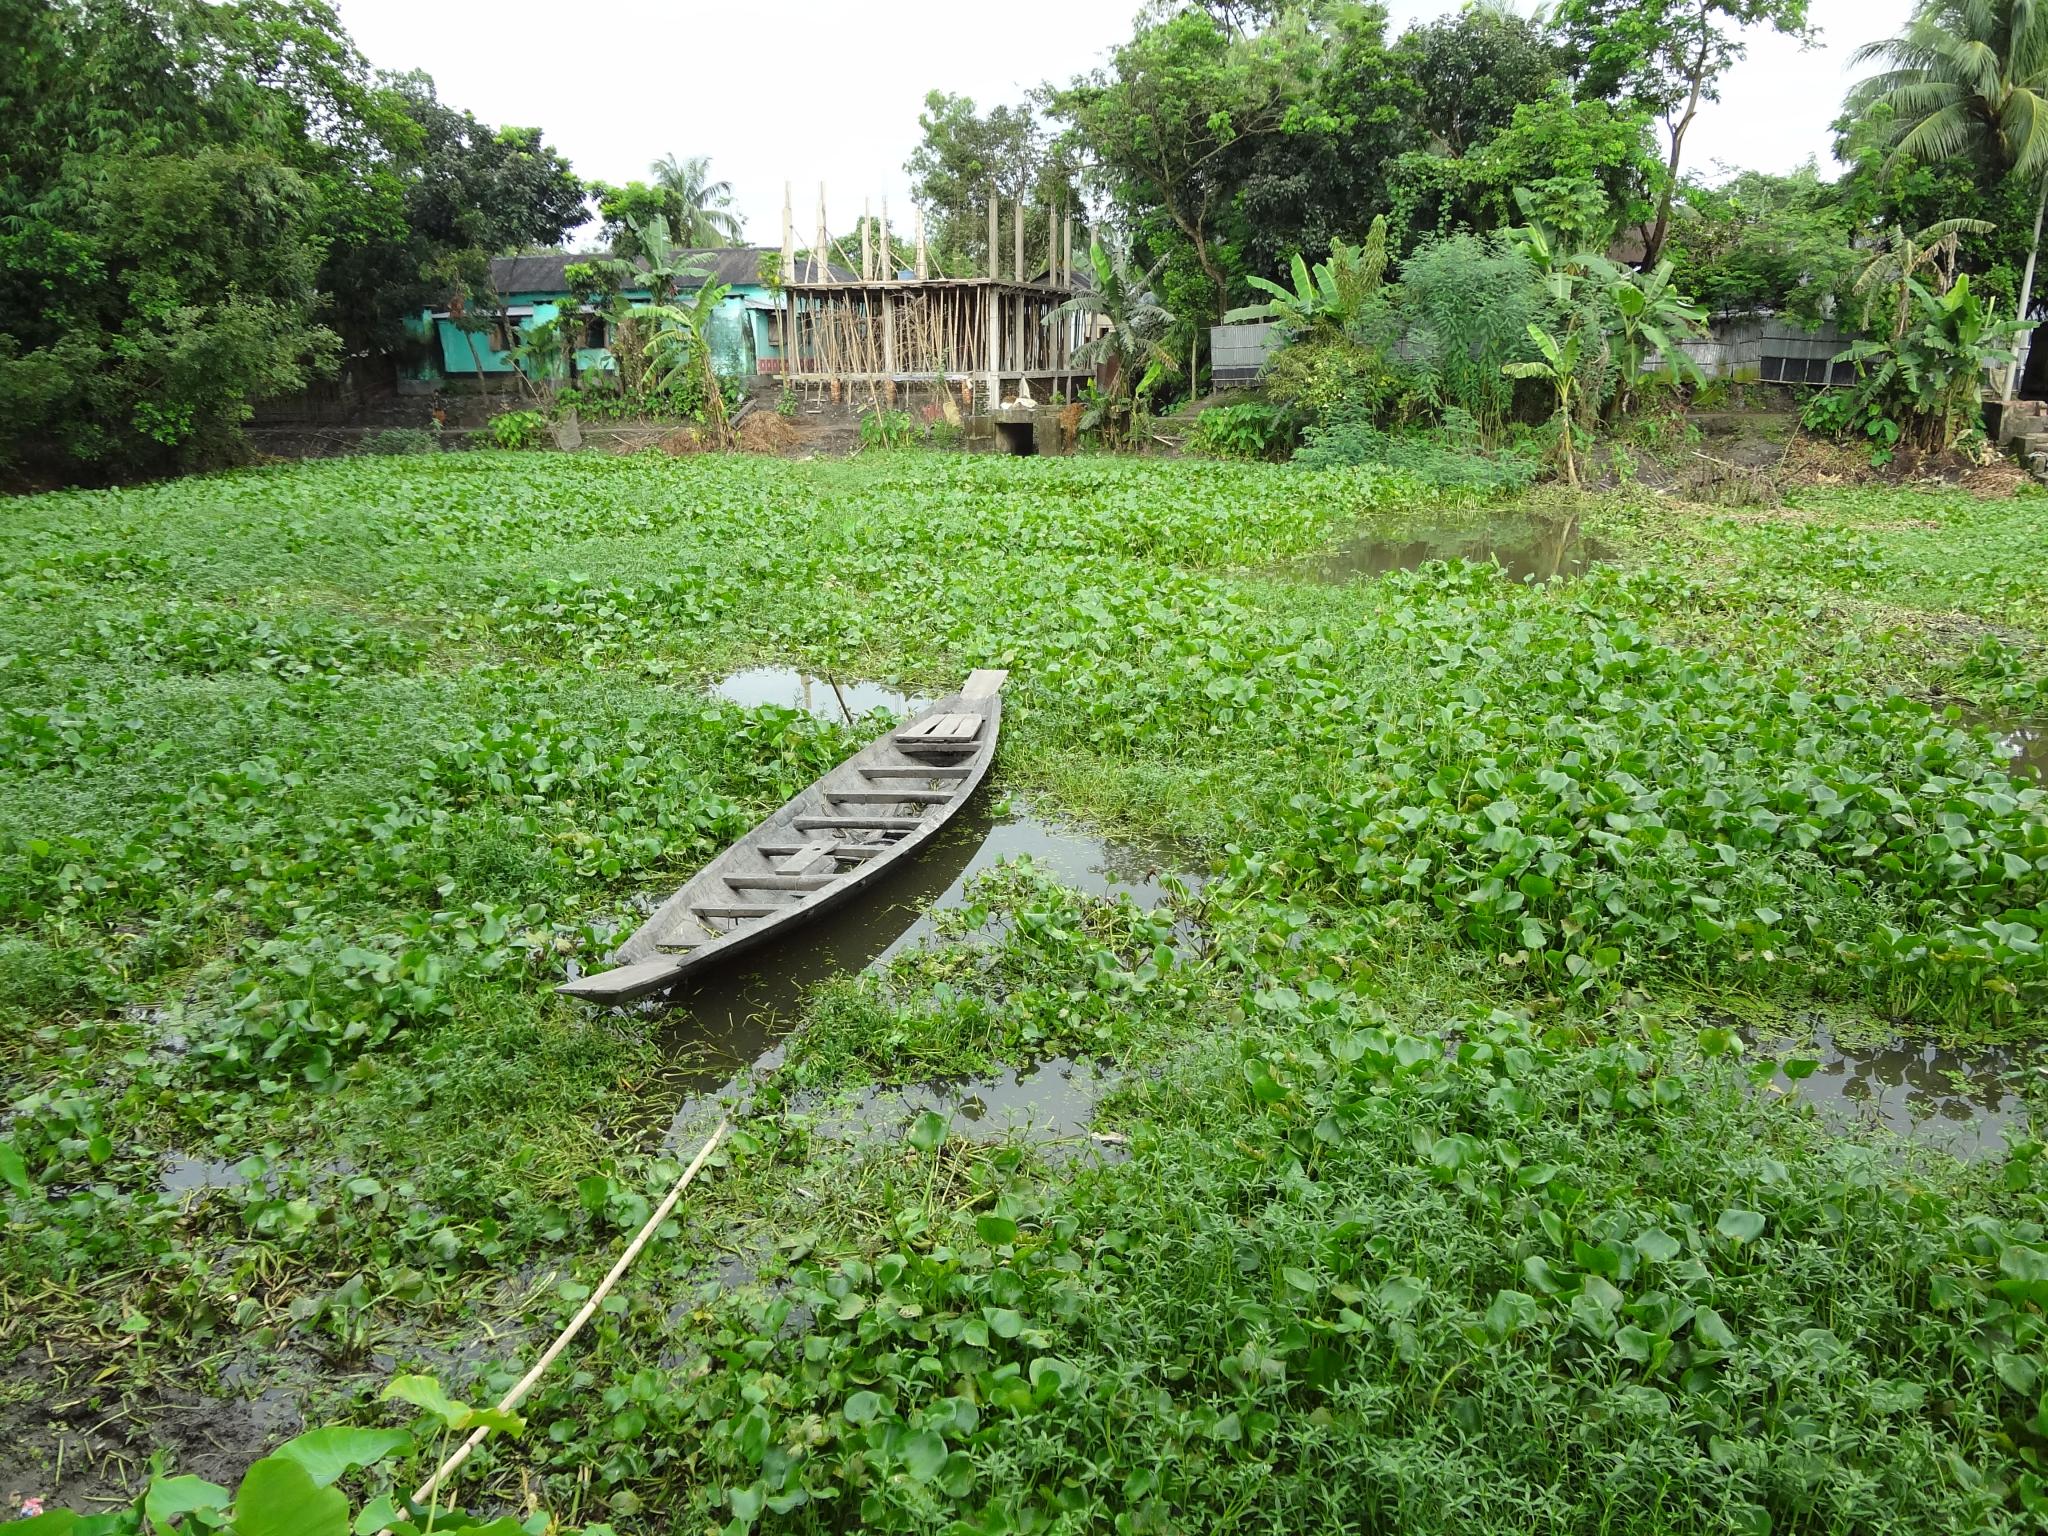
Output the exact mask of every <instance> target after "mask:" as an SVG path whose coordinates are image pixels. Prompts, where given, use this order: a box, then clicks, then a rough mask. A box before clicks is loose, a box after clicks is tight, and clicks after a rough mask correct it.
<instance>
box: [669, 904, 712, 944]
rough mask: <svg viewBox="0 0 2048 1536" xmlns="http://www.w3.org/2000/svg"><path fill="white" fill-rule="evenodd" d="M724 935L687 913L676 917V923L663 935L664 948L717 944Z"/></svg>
mask: <svg viewBox="0 0 2048 1536" xmlns="http://www.w3.org/2000/svg"><path fill="white" fill-rule="evenodd" d="M721 937H723V935H721V934H718V933H714V932H713V931H712V930H711V929H709V928H706V927H705V926H704V925H703V924H702V923H700V922H698V921H697V920H696V919H695V918H693V917H691V916H689V915H688V914H687V913H686V914H684V915H683V916H682V917H679V918H677V919H676V925H675V926H674V927H673V928H671V929H669V931H668V932H667V933H665V934H663V935H662V936H661V947H662V948H663V949H695V948H697V946H698V945H700V944H716V943H717V942H718V941H719V939H720V938H721Z"/></svg>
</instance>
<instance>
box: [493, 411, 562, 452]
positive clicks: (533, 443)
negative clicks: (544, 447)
mask: <svg viewBox="0 0 2048 1536" xmlns="http://www.w3.org/2000/svg"><path fill="white" fill-rule="evenodd" d="M489 430H490V434H491V441H492V442H493V443H495V444H497V446H498V447H500V448H538V447H539V446H540V445H541V443H542V442H543V441H545V440H546V438H547V435H548V424H547V418H545V417H544V416H542V415H541V413H540V412H539V411H507V412H505V413H504V414H503V415H502V416H493V417H492V418H491V425H490V429H489Z"/></svg>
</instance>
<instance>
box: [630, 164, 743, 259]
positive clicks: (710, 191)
mask: <svg viewBox="0 0 2048 1536" xmlns="http://www.w3.org/2000/svg"><path fill="white" fill-rule="evenodd" d="M648 171H649V173H650V174H652V175H653V177H654V184H655V185H656V186H658V187H660V188H661V190H662V191H663V192H664V193H666V194H667V200H668V203H669V212H670V214H672V215H673V216H674V218H675V237H676V240H677V241H678V242H679V243H681V244H683V245H699V246H703V245H738V244H739V241H740V234H741V226H740V218H739V215H738V214H736V213H734V212H732V183H731V182H729V181H713V180H712V179H711V157H710V156H709V155H688V156H684V157H681V158H678V157H677V156H675V155H663V156H662V157H661V158H660V159H659V160H657V161H655V162H654V164H653V165H651V166H649V167H648Z"/></svg>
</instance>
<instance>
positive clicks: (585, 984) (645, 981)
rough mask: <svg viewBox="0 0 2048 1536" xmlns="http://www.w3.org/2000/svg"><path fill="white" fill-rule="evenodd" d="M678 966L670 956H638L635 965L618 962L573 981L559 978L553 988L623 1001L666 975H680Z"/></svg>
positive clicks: (599, 999) (655, 985)
mask: <svg viewBox="0 0 2048 1536" xmlns="http://www.w3.org/2000/svg"><path fill="white" fill-rule="evenodd" d="M682 970H683V968H682V966H681V965H680V964H679V963H678V962H676V961H674V960H642V961H641V962H640V963H639V964H638V965H622V966H620V967H618V968H617V969H616V970H610V971H599V972H597V974H595V975H593V976H578V977H577V978H576V979H575V980H574V981H565V982H563V983H562V984H561V985H560V986H559V987H557V988H556V989H555V990H556V991H558V992H566V993H568V994H569V995H570V996H571V997H587V998H590V999H592V1000H593V1001H595V1002H604V1001H606V1000H608V999H617V1000H621V1001H623V1000H624V999H626V998H631V997H638V996H639V995H640V994H641V993H643V992H652V991H654V990H655V989H656V988H658V987H659V986H660V985H661V984H662V983H663V982H665V981H667V980H668V979H669V978H670V977H672V976H679V975H681V974H682Z"/></svg>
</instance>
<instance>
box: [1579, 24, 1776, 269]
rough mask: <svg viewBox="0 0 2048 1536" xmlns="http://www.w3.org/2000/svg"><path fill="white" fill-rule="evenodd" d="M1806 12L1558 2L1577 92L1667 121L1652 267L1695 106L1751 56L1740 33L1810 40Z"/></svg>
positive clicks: (1648, 238)
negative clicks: (1761, 30)
mask: <svg viewBox="0 0 2048 1536" xmlns="http://www.w3.org/2000/svg"><path fill="white" fill-rule="evenodd" d="M1806 8H1807V0H1559V4H1558V6H1557V9H1556V11H1555V13H1554V16H1553V20H1554V21H1555V23H1556V25H1557V28H1558V31H1559V35H1560V37H1561V39H1562V42H1563V45H1564V48H1565V52H1566V55H1567V58H1568V59H1569V61H1570V62H1571V64H1572V66H1573V69H1574V72H1575V73H1576V75H1577V78H1578V87H1579V95H1580V96H1581V97H1582V98H1594V97H1597V98H1603V99H1606V100H1610V101H1619V102H1624V103H1627V104H1629V105H1633V106H1637V107H1641V108H1643V109H1645V110H1647V111H1650V112H1652V113H1654V114H1656V116H1658V117H1659V118H1660V119H1662V121H1663V124H1664V133H1665V140H1666V144H1667V146H1668V149H1667V154H1666V157H1665V165H1664V177H1663V187H1662V190H1661V192H1660V194H1659V196H1658V200H1657V214H1656V219H1655V221H1654V222H1653V223H1652V225H1651V226H1650V228H1649V230H1648V231H1647V232H1646V234H1645V236H1644V246H1645V259H1646V260H1647V262H1648V263H1649V264H1650V265H1652V266H1654V265H1655V264H1656V262H1657V259H1658V257H1659V255H1660V254H1661V253H1662V251H1663V249H1664V242H1665V240H1666V239H1667V238H1668V237H1669V235H1670V232H1671V205H1672V199H1673V197H1674V196H1675V195H1676V193H1677V190H1678V178H1679V172H1680V170H1681V168H1682V167H1683V165H1684V161H1685V140H1686V135H1687V134H1688V133H1689V132H1690V131H1691V130H1692V125H1693V122H1694V120H1695V119H1697V118H1698V116H1699V110H1700V105H1701V103H1703V102H1708V101H1713V100H1714V99H1716V97H1717V96H1718V95H1719V87H1720V81H1721V78H1722V76H1724V75H1725V74H1727V72H1728V70H1729V68H1730V67H1731V66H1732V65H1734V64H1735V62H1736V61H1737V60H1739V59H1740V58H1742V56H1743V55H1744V54H1745V53H1746V52H1747V51H1748V44H1747V43H1746V41H1745V40H1744V37H1743V34H1744V33H1745V32H1750V31H1753V30H1755V29H1757V28H1759V27H1763V28H1768V29H1770V30H1771V31H1774V32H1780V33H1783V34H1785V35H1786V36H1788V37H1794V38H1798V39H1799V40H1801V41H1802V42H1806V41H1810V40H1811V37H1812V32H1811V30H1810V29H1809V28H1808V26H1807V22H1806Z"/></svg>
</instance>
